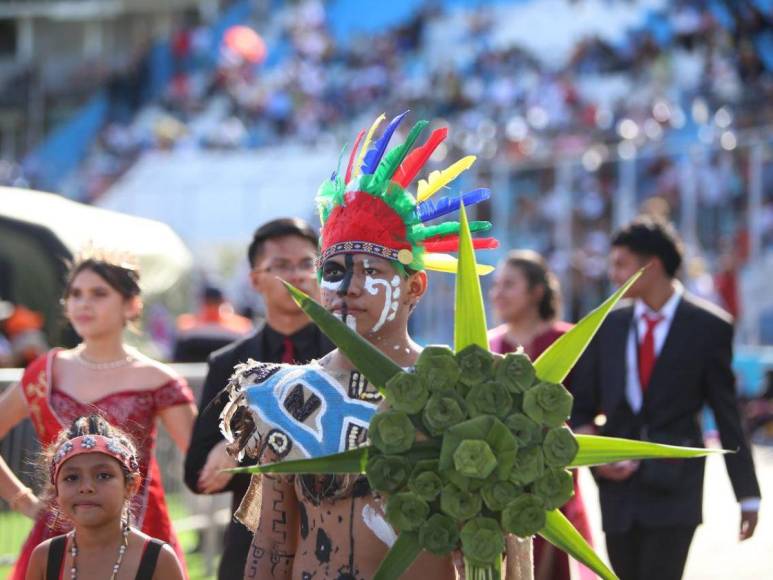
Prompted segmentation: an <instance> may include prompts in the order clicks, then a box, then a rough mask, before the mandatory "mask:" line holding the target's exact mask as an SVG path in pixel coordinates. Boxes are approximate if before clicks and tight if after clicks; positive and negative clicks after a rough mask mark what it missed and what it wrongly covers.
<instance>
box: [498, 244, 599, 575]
mask: <svg viewBox="0 0 773 580" xmlns="http://www.w3.org/2000/svg"><path fill="white" fill-rule="evenodd" d="M489 298H490V300H491V303H492V305H493V307H494V311H495V312H496V314H497V317H498V318H499V319H500V320H501V321H502V322H503V324H502V325H501V326H498V327H496V328H495V329H493V330H491V331H489V343H490V346H491V350H492V351H493V352H498V353H502V354H504V353H507V352H512V351H514V350H516V349H517V348H518V347H523V350H524V352H525V353H526V354H527V355H529V358H531V360H536V358H537V357H538V356H539V355H540V354H542V352H543V351H544V350H545V349H546V348H547V347H549V346H550V345H551V344H553V342H554V341H555V340H556V339H558V338H559V337H560V336H561V335H562V334H564V333H565V332H567V331H568V330H569V329H570V328H571V327H572V325H571V324H569V323H567V322H562V321H559V320H558V319H557V317H558V311H559V301H560V289H559V286H558V280H557V278H556V277H555V275H554V274H553V273H552V272H551V271H550V270H549V269H548V267H547V264H546V263H545V260H544V259H543V258H542V256H540V255H539V254H537V253H536V252H532V251H530V250H514V251H511V252H510V253H509V254H508V255H507V257H506V258H505V260H504V261H503V262H502V263H501V264H500V265H499V267H498V268H497V271H496V273H495V275H494V285H493V286H492V288H491V291H490V293H489ZM566 386H567V388H569V389H570V390H571V385H569V384H567V385H566ZM574 477H575V480H574V491H575V494H574V497H573V498H572V499H571V500H569V502H568V503H567V504H566V505H565V506H564V507H562V508H561V511H562V512H563V513H564V515H566V517H567V518H568V519H569V521H571V522H572V524H574V526H575V527H576V528H577V529H578V531H579V532H580V533H581V534H582V535H583V537H584V538H585V539H586V540H588V542H590V541H591V533H590V525H589V523H588V518H587V516H586V513H585V505H584V504H583V501H582V495H581V494H580V488H579V485H578V482H577V472H576V471H575V472H574ZM584 571H585V570H583V572H584ZM582 575H583V576H585V574H584V573H583V574H582ZM593 577H594V576H593V575H591V576H590V578H593ZM534 578H535V580H569V578H570V573H569V557H568V556H567V555H566V553H564V552H562V551H560V550H557V549H556V548H555V547H554V546H553V545H551V544H549V543H547V542H546V541H545V540H543V539H542V538H541V537H539V536H537V537H535V538H534Z"/></svg>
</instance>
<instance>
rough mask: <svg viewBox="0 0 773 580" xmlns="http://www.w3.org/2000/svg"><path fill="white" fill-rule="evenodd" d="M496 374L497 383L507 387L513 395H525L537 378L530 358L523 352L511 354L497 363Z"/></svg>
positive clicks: (495, 366)
mask: <svg viewBox="0 0 773 580" xmlns="http://www.w3.org/2000/svg"><path fill="white" fill-rule="evenodd" d="M494 373H495V376H496V380H497V382H498V383H500V384H502V385H505V387H507V389H508V390H509V391H510V392H511V393H525V392H526V391H527V390H529V388H530V387H531V386H532V385H533V383H534V379H535V376H536V374H535V371H534V366H533V365H532V364H531V361H530V360H529V357H528V356H526V355H525V354H524V353H522V352H511V353H509V354H506V355H505V357H504V358H502V359H499V360H498V361H496V363H495V365H494Z"/></svg>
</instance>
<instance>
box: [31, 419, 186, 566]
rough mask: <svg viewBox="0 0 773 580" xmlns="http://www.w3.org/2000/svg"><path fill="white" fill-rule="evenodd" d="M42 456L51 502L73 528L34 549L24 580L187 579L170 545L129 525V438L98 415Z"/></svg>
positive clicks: (133, 484) (133, 468)
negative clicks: (47, 472)
mask: <svg viewBox="0 0 773 580" xmlns="http://www.w3.org/2000/svg"><path fill="white" fill-rule="evenodd" d="M44 456H45V457H46V464H47V467H48V471H49V478H50V483H51V485H52V486H53V493H52V495H53V502H54V503H55V505H56V507H57V508H58V510H59V511H60V512H61V515H62V516H63V517H64V518H66V519H67V520H68V521H69V522H71V524H72V526H73V530H72V531H71V532H69V533H67V534H65V535H62V536H57V537H55V538H52V539H50V540H46V541H45V542H43V543H42V544H40V545H39V546H38V547H37V548H35V550H34V551H33V552H32V557H31V559H30V564H29V567H28V568H27V575H26V578H27V580H47V579H52V578H57V579H62V580H64V579H68V578H69V579H70V580H76V579H77V578H110V580H123V579H127V580H128V579H130V578H134V579H136V580H152V579H159V580H160V579H162V578H163V579H164V580H167V579H170V580H176V579H177V580H180V579H182V578H183V577H184V576H183V571H182V567H181V565H180V562H179V560H178V559H177V556H176V555H175V553H174V550H172V548H171V547H170V546H169V545H168V544H165V543H163V542H161V541H160V540H157V539H154V538H151V537H150V536H148V535H147V534H144V533H142V532H140V531H139V530H137V529H135V528H132V527H131V526H130V514H129V509H128V508H129V503H130V500H131V498H132V496H133V495H134V494H135V493H137V490H138V489H139V486H140V480H141V476H140V472H139V462H138V457H137V451H136V449H135V447H134V445H133V444H132V443H131V441H130V439H129V437H128V436H127V435H126V434H124V433H123V432H122V431H120V430H119V429H116V428H114V427H112V426H111V425H110V424H109V423H108V422H107V421H105V420H104V419H103V418H102V417H100V416H99V415H90V416H89V417H79V418H78V419H76V420H75V421H73V423H72V425H71V427H70V429H69V430H68V431H66V432H62V433H61V435H60V436H59V437H58V439H57V440H56V442H55V443H54V444H52V445H51V446H49V447H48V449H47V450H46V452H45V453H44Z"/></svg>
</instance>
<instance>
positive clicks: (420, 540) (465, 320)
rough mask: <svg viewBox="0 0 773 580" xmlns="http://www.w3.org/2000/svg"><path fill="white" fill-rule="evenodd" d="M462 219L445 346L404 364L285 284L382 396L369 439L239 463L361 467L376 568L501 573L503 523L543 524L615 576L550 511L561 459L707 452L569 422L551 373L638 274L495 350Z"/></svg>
mask: <svg viewBox="0 0 773 580" xmlns="http://www.w3.org/2000/svg"><path fill="white" fill-rule="evenodd" d="M461 218H462V219H461V223H462V235H461V245H460V246H461V247H460V255H459V275H458V277H457V285H456V319H455V329H454V342H455V352H454V351H452V350H451V349H450V348H447V347H440V346H431V347H428V348H426V349H425V350H424V351H423V352H422V354H421V356H420V357H419V359H418V361H417V363H416V366H415V369H413V370H412V371H410V372H405V371H403V370H402V369H401V368H400V367H398V366H397V365H396V364H395V363H393V362H392V361H391V360H390V359H389V358H387V357H386V356H385V355H383V354H382V353H381V352H379V351H378V350H376V349H375V348H374V347H373V346H372V345H371V344H370V343H368V342H367V341H365V340H364V339H363V338H362V337H360V336H358V335H357V334H356V333H355V332H354V331H352V330H351V329H349V328H348V327H347V326H346V325H345V324H343V323H342V322H341V321H339V320H338V319H337V318H335V317H334V316H332V315H331V314H330V313H328V312H327V311H326V310H325V309H324V308H322V306H320V305H319V304H317V303H316V302H314V301H313V300H312V299H311V298H309V297H308V296H306V295H305V294H303V293H302V292H301V291H299V290H297V289H296V288H293V287H292V286H289V285H288V289H289V290H290V292H291V293H292V295H293V296H294V298H295V299H296V301H297V302H298V304H299V305H300V306H301V308H303V310H304V311H305V312H306V313H307V314H308V315H309V316H310V317H311V318H312V319H313V320H314V321H315V322H316V323H317V324H318V325H319V326H320V328H321V329H322V330H323V331H324V332H325V333H326V334H327V335H328V336H329V337H330V338H331V340H333V342H335V344H336V345H337V346H338V347H339V348H340V349H341V351H343V353H344V354H345V355H346V356H347V357H348V358H349V359H350V360H351V361H352V363H353V364H354V365H355V366H356V367H357V369H358V370H359V371H360V372H361V373H363V374H364V375H365V376H366V377H367V378H368V380H369V381H371V382H372V383H373V384H374V385H376V386H377V387H379V389H380V390H381V392H382V393H383V395H384V397H385V399H386V401H387V402H388V409H386V410H383V411H380V412H378V413H377V414H376V415H375V416H374V418H373V420H372V421H371V424H370V428H369V440H370V445H368V446H365V447H360V448H357V449H354V450H349V451H346V452H343V453H339V454H336V455H331V456H328V457H322V458H313V459H304V460H296V461H285V462H280V463H276V464H271V465H262V466H255V467H249V468H240V469H238V470H236V471H242V472H253V473H254V472H259V473H365V474H366V475H367V477H368V481H369V483H370V485H371V487H372V488H373V489H374V490H376V491H377V492H379V493H380V494H382V495H383V496H385V497H386V498H387V499H386V510H385V512H386V519H387V520H388V521H389V522H390V523H391V524H392V525H393V526H394V527H395V528H396V529H397V530H398V531H399V536H398V539H397V541H396V542H395V544H394V545H393V546H392V548H391V549H390V551H389V553H388V554H387V556H386V557H385V559H384V561H383V562H382V564H381V567H380V568H379V571H378V573H377V575H376V580H391V579H396V578H398V577H399V576H400V575H401V574H402V573H403V572H404V571H405V570H406V569H407V568H408V567H409V566H410V564H411V563H412V562H413V560H414V559H415V558H416V557H417V556H418V554H419V552H420V551H421V550H427V551H429V552H431V553H433V554H439V555H442V554H448V553H450V552H452V551H453V550H461V552H462V554H463V557H464V562H465V570H466V574H467V577H468V578H471V579H474V580H477V579H491V578H499V577H500V573H501V565H502V553H503V551H504V549H505V536H506V535H507V534H515V535H517V536H520V537H528V536H531V535H534V534H540V535H541V536H543V537H544V538H545V539H546V540H547V541H549V542H551V543H552V544H554V545H555V546H557V547H558V548H560V549H562V550H564V551H566V552H568V553H569V554H570V555H572V556H573V557H574V558H576V559H577V560H579V561H580V562H582V563H583V564H585V565H586V566H588V567H589V568H591V569H592V570H594V571H595V572H596V573H597V574H599V575H600V576H601V577H603V578H615V575H614V574H613V573H612V571H611V570H610V569H609V568H608V567H607V566H606V565H605V564H604V563H603V562H602V561H601V559H599V557H598V556H597V555H596V554H595V552H594V551H593V549H592V548H591V547H590V546H589V545H588V544H587V542H586V541H585V540H584V539H583V537H582V536H581V535H580V534H579V532H577V530H576V529H575V528H574V527H573V526H572V524H571V523H570V522H569V521H568V520H567V519H566V518H565V517H564V515H563V514H562V513H561V512H560V511H559V508H560V507H561V506H563V505H564V504H565V503H566V502H567V501H568V500H569V499H570V498H571V497H572V495H573V494H574V485H573V479H572V475H571V473H570V471H569V470H568V468H575V467H580V466H590V465H598V464H601V463H607V462H613V461H620V460H623V459H646V458H662V457H680V458H688V457H698V456H702V455H706V454H708V453H710V451H709V450H705V449H692V448H685V447H674V446H667V445H657V444H653V443H648V442H642V441H632V440H625V439H614V438H609V437H598V436H591V435H575V434H574V433H572V431H571V430H570V429H569V428H568V427H567V426H566V424H565V423H566V421H567V420H568V418H569V415H570V413H571V410H572V401H573V399H572V395H571V394H570V393H569V392H568V391H567V390H566V389H565V388H564V387H563V386H562V385H561V381H563V380H564V378H565V377H566V375H567V374H568V372H569V370H570V369H571V368H572V366H573V365H574V364H575V362H576V361H577V359H578V358H579V356H580V355H581V354H582V352H583V350H584V349H585V347H586V346H587V344H588V342H589V341H590V340H591V338H592V337H593V335H594V334H595V333H596V330H597V329H598V327H599V326H600V325H601V323H602V321H603V320H604V318H605V316H606V314H607V313H608V312H609V310H611V308H612V307H613V306H614V305H615V303H616V302H617V301H618V300H619V299H620V297H621V296H623V294H625V292H626V290H627V289H628V288H629V287H630V285H631V284H633V283H634V282H635V280H636V278H637V277H638V275H637V276H634V277H633V278H632V279H631V280H629V281H628V282H627V283H626V284H625V285H624V286H623V287H621V288H620V289H619V290H618V291H617V292H615V294H614V295H612V296H611V297H610V298H609V299H608V300H606V301H605V302H604V303H603V304H602V305H601V306H599V307H598V308H597V309H596V310H594V311H593V312H591V313H590V314H589V315H588V316H586V317H585V318H584V319H583V320H582V321H580V322H579V323H578V324H577V325H576V326H575V327H574V328H573V329H572V330H571V331H569V332H568V333H566V334H565V335H564V336H562V337H561V338H560V339H559V340H557V341H556V342H555V343H554V344H553V345H552V346H551V347H550V348H549V349H548V350H547V351H545V352H544V353H543V354H542V356H540V357H539V359H537V360H536V361H535V362H534V363H533V364H532V362H531V361H530V360H529V358H528V357H527V356H526V355H525V354H523V353H520V352H517V353H512V354H508V355H506V356H501V355H493V354H491V353H490V352H489V350H488V341H487V336H486V321H485V314H484V309H483V301H482V296H481V289H480V283H479V280H478V276H477V274H476V273H475V272H476V264H475V255H474V252H473V248H472V243H471V238H470V234H469V229H468V227H467V220H466V217H465V215H464V211H463V210H462V215H461Z"/></svg>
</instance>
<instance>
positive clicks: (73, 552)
mask: <svg viewBox="0 0 773 580" xmlns="http://www.w3.org/2000/svg"><path fill="white" fill-rule="evenodd" d="M122 534H123V539H122V540H121V545H120V546H119V547H118V559H117V560H116V561H115V564H113V573H112V574H111V575H110V580H115V579H116V578H118V570H119V569H120V568H121V562H122V561H123V555H124V554H125V553H126V550H127V548H128V547H129V526H128V525H126V526H124V528H123V532H122ZM70 556H71V557H72V568H70V580H78V566H77V564H76V559H77V557H78V543H77V542H76V541H75V530H73V531H72V545H71V546H70Z"/></svg>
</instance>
